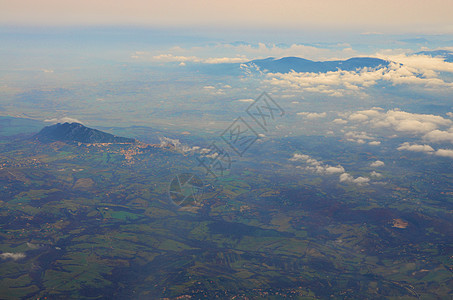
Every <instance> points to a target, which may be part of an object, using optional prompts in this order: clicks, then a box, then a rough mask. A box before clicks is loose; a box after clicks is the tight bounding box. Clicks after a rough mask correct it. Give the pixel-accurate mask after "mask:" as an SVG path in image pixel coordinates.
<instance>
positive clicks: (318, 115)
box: [297, 112, 327, 119]
mask: <svg viewBox="0 0 453 300" xmlns="http://www.w3.org/2000/svg"><path fill="white" fill-rule="evenodd" d="M297 115H299V116H304V117H306V118H307V119H319V118H325V117H326V116H327V113H325V112H322V113H315V112H298V113H297Z"/></svg>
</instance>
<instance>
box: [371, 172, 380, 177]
mask: <svg viewBox="0 0 453 300" xmlns="http://www.w3.org/2000/svg"><path fill="white" fill-rule="evenodd" d="M370 176H371V177H377V178H379V177H382V174H381V173H378V172H376V171H373V172H371V173H370Z"/></svg>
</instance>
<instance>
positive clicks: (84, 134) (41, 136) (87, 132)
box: [34, 122, 136, 144]
mask: <svg viewBox="0 0 453 300" xmlns="http://www.w3.org/2000/svg"><path fill="white" fill-rule="evenodd" d="M34 138H36V139H37V140H39V141H40V142H55V141H61V142H80V143H116V144H119V143H127V144H132V143H135V142H136V140H134V139H130V138H126V137H120V136H116V135H113V134H110V133H106V132H103V131H100V130H97V129H93V128H88V127H86V126H84V125H82V124H80V123H67V122H66V123H58V124H55V125H51V126H46V127H44V128H43V129H42V130H41V131H40V132H39V133H37V134H36V135H35V136H34Z"/></svg>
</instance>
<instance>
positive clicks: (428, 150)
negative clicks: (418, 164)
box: [397, 142, 434, 153]
mask: <svg viewBox="0 0 453 300" xmlns="http://www.w3.org/2000/svg"><path fill="white" fill-rule="evenodd" d="M397 150H399V151H402V150H407V151H413V152H425V153H433V152H434V149H433V147H431V146H430V145H418V144H412V145H411V144H410V143H408V142H405V143H403V144H401V145H400V146H399V147H398V148H397Z"/></svg>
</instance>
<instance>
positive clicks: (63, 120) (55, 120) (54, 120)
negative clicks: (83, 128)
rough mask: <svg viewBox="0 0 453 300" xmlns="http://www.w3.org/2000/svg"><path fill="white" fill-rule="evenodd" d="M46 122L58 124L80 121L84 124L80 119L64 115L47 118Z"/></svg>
mask: <svg viewBox="0 0 453 300" xmlns="http://www.w3.org/2000/svg"><path fill="white" fill-rule="evenodd" d="M44 122H48V123H52V124H56V123H80V124H83V123H82V122H81V121H80V120H77V119H74V118H70V117H62V118H52V119H46V120H44Z"/></svg>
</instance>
